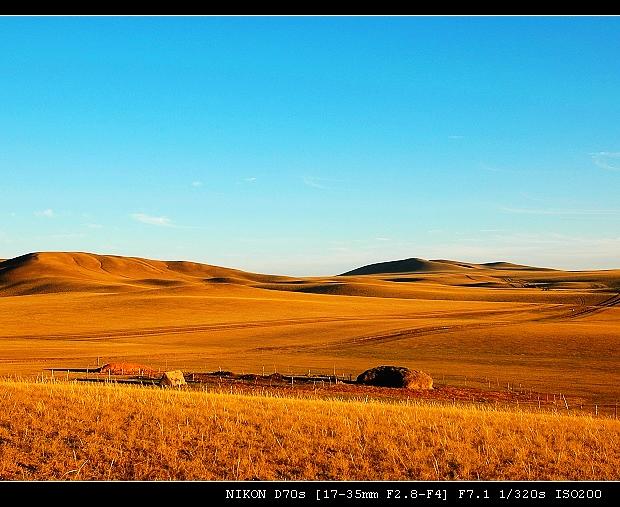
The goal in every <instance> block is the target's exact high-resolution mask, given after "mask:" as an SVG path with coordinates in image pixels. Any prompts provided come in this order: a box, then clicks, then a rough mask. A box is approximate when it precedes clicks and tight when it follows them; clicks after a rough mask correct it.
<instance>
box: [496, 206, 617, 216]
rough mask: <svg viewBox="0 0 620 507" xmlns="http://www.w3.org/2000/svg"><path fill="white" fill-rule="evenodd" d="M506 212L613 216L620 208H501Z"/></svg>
mask: <svg viewBox="0 0 620 507" xmlns="http://www.w3.org/2000/svg"><path fill="white" fill-rule="evenodd" d="M500 210H501V211H503V212H504V213H516V214H521V215H553V216H613V215H620V209H554V208H547V209H535V208H504V207H503V208H500Z"/></svg>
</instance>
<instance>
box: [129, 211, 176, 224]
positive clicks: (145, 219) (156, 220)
mask: <svg viewBox="0 0 620 507" xmlns="http://www.w3.org/2000/svg"><path fill="white" fill-rule="evenodd" d="M131 218H133V219H134V220H136V221H138V222H142V223H143V224H149V225H156V226H158V227H173V226H174V223H173V222H172V220H170V219H169V218H168V217H155V216H152V215H147V214H146V213H132V214H131Z"/></svg>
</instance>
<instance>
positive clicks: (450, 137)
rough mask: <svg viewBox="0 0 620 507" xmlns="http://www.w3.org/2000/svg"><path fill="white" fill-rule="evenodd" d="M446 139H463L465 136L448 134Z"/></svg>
mask: <svg viewBox="0 0 620 507" xmlns="http://www.w3.org/2000/svg"><path fill="white" fill-rule="evenodd" d="M448 139H465V136H448Z"/></svg>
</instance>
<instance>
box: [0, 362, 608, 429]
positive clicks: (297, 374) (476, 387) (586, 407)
mask: <svg viewBox="0 0 620 507" xmlns="http://www.w3.org/2000/svg"><path fill="white" fill-rule="evenodd" d="M126 360H127V358H126V357H110V356H108V357H103V356H100V357H97V358H92V359H90V360H83V359H78V358H75V359H73V360H71V361H67V363H65V365H59V361H60V360H58V359H42V360H40V361H37V362H38V364H39V365H45V366H47V368H46V369H45V370H44V371H43V373H41V378H44V377H45V378H48V379H49V378H53V379H56V380H63V379H64V380H71V379H75V375H74V373H76V372H79V373H80V374H81V375H82V376H83V375H86V378H88V377H89V375H91V374H92V375H95V372H96V370H97V368H98V367H100V366H102V365H104V364H105V363H108V362H114V361H119V362H122V361H126ZM183 360H184V358H175V357H170V358H165V357H161V356H160V355H158V356H154V357H142V358H141V359H140V361H141V362H147V363H148V364H150V365H152V367H153V368H155V369H157V370H158V371H160V372H164V371H167V370H168V369H170V368H172V369H181V370H182V371H184V372H187V373H191V372H196V373H198V372H217V371H234V369H233V368H229V367H228V366H229V365H227V364H226V362H225V361H217V360H211V361H204V364H203V365H201V366H196V364H197V362H196V361H185V364H184V362H183ZM1 362H2V364H13V363H15V364H24V363H27V361H23V360H17V361H11V360H8V361H7V360H2V361H1ZM63 362H64V360H63ZM199 362H202V361H199ZM216 363H221V364H217V365H216ZM84 364H88V366H84ZM257 369H258V371H256V370H257ZM246 370H247V371H246ZM250 370H251V371H250ZM63 372H64V373H63ZM235 373H241V374H242V375H243V374H246V373H248V374H249V373H252V374H256V375H262V376H266V375H270V374H273V373H279V374H281V375H284V376H286V377H288V378H289V379H292V380H293V382H294V381H295V379H301V378H303V377H314V378H320V377H323V378H324V380H325V382H329V383H331V382H334V383H337V382H343V383H353V382H355V380H356V378H357V373H359V372H357V371H354V370H353V369H351V368H341V367H339V366H338V365H337V364H334V365H333V366H332V367H324V366H323V367H319V366H308V365H302V364H288V363H286V364H277V363H276V362H273V361H271V362H265V364H263V365H261V366H260V367H259V368H251V369H250V368H247V369H244V368H241V371H239V369H237V371H235ZM429 373H430V375H431V376H432V377H433V380H434V384H435V386H436V387H439V388H441V387H446V386H448V387H458V388H465V389H466V390H467V389H470V390H471V391H472V392H471V400H467V399H466V398H460V399H459V401H470V402H472V403H477V402H481V401H480V400H479V399H478V398H477V397H476V392H477V391H479V392H482V393H485V392H486V393H504V394H505V395H507V396H505V397H504V398H502V399H501V404H503V405H514V406H517V407H520V408H523V409H539V410H547V411H549V410H551V411H557V412H565V413H588V414H591V415H593V416H600V417H611V418H615V419H617V418H618V405H619V403H618V401H611V402H610V401H609V400H608V399H607V400H601V401H600V402H599V401H596V400H592V399H591V398H588V397H587V396H586V395H579V394H574V393H562V392H546V391H544V390H541V389H540V388H538V389H537V388H535V387H532V386H528V385H526V384H524V383H523V382H520V381H518V380H511V379H502V378H499V377H489V376H471V375H460V374H445V373H433V372H429ZM454 401H456V400H454ZM483 402H486V401H483Z"/></svg>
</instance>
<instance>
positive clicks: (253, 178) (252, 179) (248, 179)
mask: <svg viewBox="0 0 620 507" xmlns="http://www.w3.org/2000/svg"><path fill="white" fill-rule="evenodd" d="M257 179H258V178H256V177H254V176H252V177H250V178H243V181H245V182H246V183H254V182H255V181H256V180H257Z"/></svg>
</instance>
